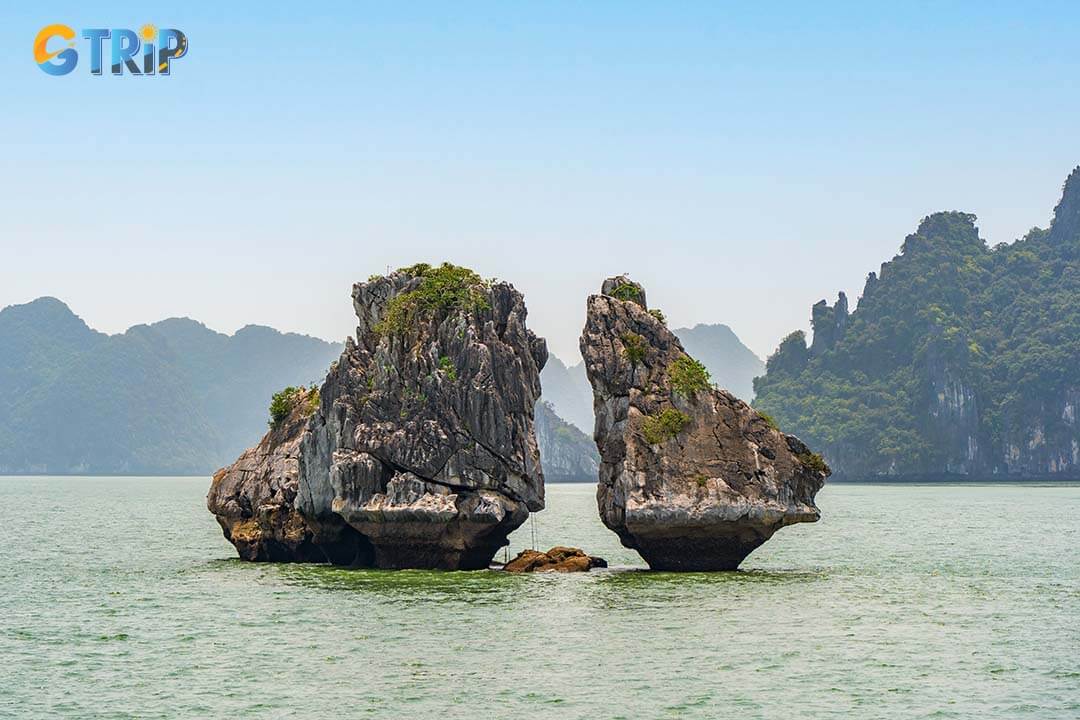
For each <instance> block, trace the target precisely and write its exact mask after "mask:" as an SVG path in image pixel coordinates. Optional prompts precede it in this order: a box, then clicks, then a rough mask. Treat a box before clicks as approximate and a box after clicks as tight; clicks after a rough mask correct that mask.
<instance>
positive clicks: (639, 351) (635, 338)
mask: <svg viewBox="0 0 1080 720" xmlns="http://www.w3.org/2000/svg"><path fill="white" fill-rule="evenodd" d="M619 339H620V340H622V343H623V352H624V353H626V359H627V360H629V361H630V362H632V363H633V364H635V365H637V364H638V363H640V362H641V361H642V360H644V359H645V353H646V351H647V350H648V344H647V343H646V342H645V338H644V337H642V336H641V335H638V334H637V333H633V332H628V333H623V335H622V337H620V338H619Z"/></svg>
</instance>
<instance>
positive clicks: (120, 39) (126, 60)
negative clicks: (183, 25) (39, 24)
mask: <svg viewBox="0 0 1080 720" xmlns="http://www.w3.org/2000/svg"><path fill="white" fill-rule="evenodd" d="M81 35H82V38H83V40H85V41H86V42H87V45H88V46H89V47H88V49H89V51H90V74H91V75H102V74H104V67H103V65H102V58H103V56H104V55H105V53H106V52H108V53H109V60H110V63H109V72H110V73H111V74H113V75H123V74H124V70H127V72H128V74H129V75H169V74H170V70H171V63H172V61H173V60H176V59H177V58H181V57H184V56H185V55H187V50H188V41H187V35H184V33H182V32H180V31H179V30H174V29H173V28H161V29H160V30H159V29H158V28H157V27H155V26H154V25H143V26H142V27H141V28H139V31H138V32H135V31H134V30H128V29H127V28H86V29H84V30H83V31H82V33H81ZM50 45H51V46H52V47H54V48H58V49H56V50H50V49H49V46H50ZM34 62H36V63H37V66H38V67H39V68H41V69H42V70H44V71H45V72H47V73H48V74H50V75H67V74H68V73H70V72H71V71H72V70H74V69H75V67H76V66H77V65H78V64H79V51H78V50H76V49H75V30H73V29H72V28H70V27H68V26H67V25H63V24H60V23H57V24H54V25H46V26H45V27H43V28H41V31H40V32H38V34H37V37H36V38H35V39H34Z"/></svg>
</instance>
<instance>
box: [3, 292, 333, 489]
mask: <svg viewBox="0 0 1080 720" xmlns="http://www.w3.org/2000/svg"><path fill="white" fill-rule="evenodd" d="M340 352H341V346H340V345H336V344H333V343H328V342H325V341H323V340H319V339H317V338H312V337H308V336H304V335H296V334H291V333H290V334H283V333H280V332H278V331H276V330H273V329H271V328H268V327H261V326H256V325H249V326H247V327H244V328H242V329H240V330H239V331H237V332H236V333H235V334H234V335H223V334H221V333H218V332H214V331H213V330H210V329H209V328H207V327H206V326H204V325H202V324H201V323H198V322H195V321H194V320H189V319H185V318H176V319H169V320H164V321H161V322H158V323H154V324H152V325H137V326H135V327H132V328H131V329H129V330H128V331H127V332H125V333H123V334H119V335H106V334H104V333H100V332H97V331H95V330H92V329H91V328H90V327H89V326H87V324H86V323H85V322H83V321H82V319H80V318H79V317H78V316H76V315H75V314H74V313H73V312H72V311H71V310H70V309H69V308H68V307H67V306H66V305H65V304H64V303H62V302H61V301H59V300H57V299H55V298H40V299H38V300H35V301H33V302H31V303H27V304H25V305H13V306H11V307H8V308H5V309H4V310H2V311H0V473H6V474H18V473H34V474H71V473H85V474H147V475H163V474H177V475H181V474H202V473H207V472H210V471H212V470H213V469H215V468H216V467H219V466H221V465H223V464H225V463H226V462H231V461H232V460H234V459H235V458H236V456H237V455H238V454H239V453H240V452H241V451H242V450H243V449H244V448H246V447H248V446H249V445H251V444H252V443H253V442H254V441H256V440H258V438H259V436H260V435H261V434H262V433H263V432H264V431H265V427H266V417H267V406H268V403H269V398H270V396H271V394H273V393H274V392H275V391H277V390H280V389H281V388H282V387H283V386H285V385H290V384H292V385H296V384H309V383H312V382H321V381H322V378H323V377H324V376H325V374H326V369H327V368H328V367H329V365H330V363H331V362H332V361H333V360H334V359H336V358H337V357H338V355H339V354H340Z"/></svg>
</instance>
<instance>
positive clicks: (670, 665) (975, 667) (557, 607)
mask: <svg viewBox="0 0 1080 720" xmlns="http://www.w3.org/2000/svg"><path fill="white" fill-rule="evenodd" d="M208 484H209V481H208V480H207V479H206V478H176V479H163V478H142V479H140V478H123V479H116V478H105V479H103V478H11V477H8V478H0V508H3V510H2V511H0V717H2V718H200V719H202V718H324V717H325V718H431V719H438V720H442V719H447V718H468V719H469V720H473V719H480V718H483V719H486V718H589V719H594V718H634V719H637V718H728V717H730V718H740V719H746V718H835V717H852V718H905V719H906V718H983V719H985V718H1054V719H1055V720H1056V719H1058V718H1076V717H1080V557H1078V551H1080V487H1077V486H1068V485H1050V486H1017V485H947V486H910V485H908V486H874V485H830V486H827V487H826V488H825V489H824V490H823V491H822V492H821V494H820V495H819V496H818V503H819V505H820V507H821V509H822V514H823V518H822V520H821V522H819V523H817V524H815V525H800V526H796V527H792V528H787V529H785V530H782V531H781V532H779V533H778V534H777V535H776V536H775V537H774V538H773V539H772V540H771V541H770V542H769V543H767V544H766V545H765V546H764V547H762V548H761V549H759V550H758V551H756V552H755V553H754V554H753V555H751V556H750V558H748V560H747V561H746V563H745V564H744V570H743V571H741V572H735V573H717V574H683V575H679V574H668V573H652V572H647V571H645V570H644V569H643V564H642V563H641V561H640V560H639V558H638V557H637V556H636V555H635V554H634V553H633V552H632V551H628V550H626V549H624V548H622V547H621V546H620V545H619V544H618V541H617V540H616V538H615V536H614V535H613V534H612V533H610V532H608V531H607V530H606V529H604V527H603V526H602V525H601V524H600V522H599V520H598V519H597V516H596V508H595V501H594V498H593V488H592V487H591V486H566V485H552V486H549V487H548V508H547V510H545V511H544V512H542V513H539V514H538V516H537V517H536V523H535V527H533V526H532V525H531V524H530V523H526V525H525V526H523V527H522V528H521V529H520V530H519V531H518V532H517V533H516V534H515V535H514V537H513V542H514V547H513V549H512V552H516V550H518V549H520V548H522V547H524V546H529V545H531V544H532V534H533V532H534V531H535V533H536V536H537V544H538V545H539V546H541V547H542V548H545V549H546V548H547V547H549V546H551V545H554V544H569V545H576V546H579V547H582V548H584V549H585V550H587V551H588V552H590V553H592V554H596V555H601V556H603V557H606V558H607V559H608V560H609V561H611V563H612V565H613V568H612V569H610V570H608V571H597V572H593V573H589V574H580V575H531V576H511V575H507V574H503V573H500V572H494V571H488V572H472V573H450V572H421V571H406V572H385V571H371V570H341V569H334V568H327V567H318V566H296V565H291V566H290V565H277V566H273V565H254V564H247V563H242V562H239V561H238V560H236V559H234V557H235V555H234V553H233V551H232V547H231V546H230V545H229V544H228V543H227V542H226V541H225V540H224V539H223V538H222V536H221V533H220V531H219V530H218V528H217V525H216V523H215V522H214V520H213V518H212V517H211V516H210V515H209V514H208V513H207V512H206V510H205V509H204V506H203V498H204V495H205V493H206V489H207V486H208Z"/></svg>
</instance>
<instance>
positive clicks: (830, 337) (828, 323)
mask: <svg viewBox="0 0 1080 720" xmlns="http://www.w3.org/2000/svg"><path fill="white" fill-rule="evenodd" d="M848 317H849V313H848V301H847V295H845V294H844V292H843V291H841V292H840V294H839V295H838V296H837V298H836V304H835V305H833V306H832V307H829V303H828V302H826V301H825V300H819V301H818V302H817V303H815V304H814V306H813V307H812V308H811V309H810V324H811V326H812V327H813V329H814V341H813V345H812V346H811V348H810V352H811V353H813V354H815V355H816V354H820V353H822V352H825V351H826V350H832V349H833V347H835V346H836V343H837V342H839V341H840V338H842V337H843V336H844V331H845V330H846V329H847V324H848Z"/></svg>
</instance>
